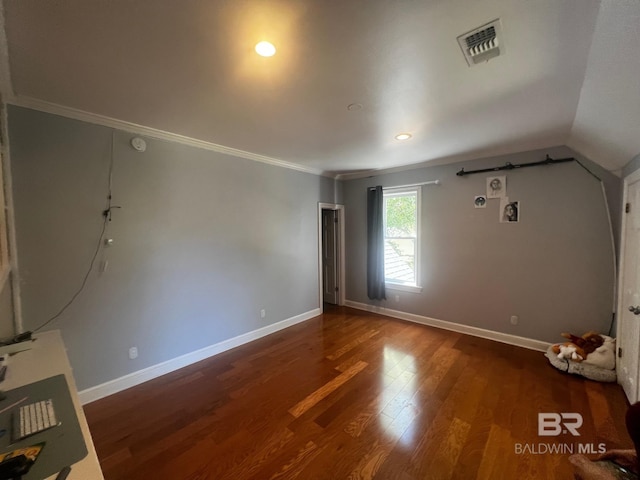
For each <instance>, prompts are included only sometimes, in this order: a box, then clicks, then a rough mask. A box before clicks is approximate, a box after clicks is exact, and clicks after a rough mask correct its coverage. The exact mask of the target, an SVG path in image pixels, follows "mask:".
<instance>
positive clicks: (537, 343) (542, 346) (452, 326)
mask: <svg viewBox="0 0 640 480" xmlns="http://www.w3.org/2000/svg"><path fill="white" fill-rule="evenodd" d="M344 304H345V306H347V307H352V308H357V309H358V310H366V311H367V312H373V313H379V314H381V315H386V316H388V317H393V318H399V319H401V320H407V321H409V322H414V323H420V324H422V325H429V326H430V327H436V328H442V329H444V330H451V331H452V332H458V333H465V334H467V335H472V336H474V337H480V338H486V339H488V340H495V341H496V342H501V343H507V344H509V345H515V346H517V347H524V348H528V349H530V350H537V351H540V352H546V351H547V348H549V345H551V344H550V343H547V342H543V341H541V340H533V339H531V338H525V337H519V336H517V335H511V334H508V333H501V332H494V331H493V330H485V329H484V328H478V327H471V326H469V325H462V324H460V323H453V322H447V321H445V320H438V319H436V318H429V317H423V316H422V315H416V314H414V313H406V312H400V311H398V310H392V309H390V308H385V307H377V306H375V305H367V304H366V303H360V302H354V301H351V300H347V301H346V302H345V303H344Z"/></svg>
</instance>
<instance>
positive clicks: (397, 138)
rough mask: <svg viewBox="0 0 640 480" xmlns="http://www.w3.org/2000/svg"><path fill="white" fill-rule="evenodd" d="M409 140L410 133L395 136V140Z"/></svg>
mask: <svg viewBox="0 0 640 480" xmlns="http://www.w3.org/2000/svg"><path fill="white" fill-rule="evenodd" d="M410 138H411V134H410V133H399V134H398V135H396V140H409V139H410Z"/></svg>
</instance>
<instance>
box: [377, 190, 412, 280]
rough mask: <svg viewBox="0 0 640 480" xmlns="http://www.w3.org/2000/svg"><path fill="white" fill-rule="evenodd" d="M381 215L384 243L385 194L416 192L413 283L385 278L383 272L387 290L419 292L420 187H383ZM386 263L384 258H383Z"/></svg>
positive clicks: (385, 226)
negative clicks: (382, 209)
mask: <svg viewBox="0 0 640 480" xmlns="http://www.w3.org/2000/svg"><path fill="white" fill-rule="evenodd" d="M382 193H383V208H384V212H383V217H384V233H385V235H384V238H385V243H386V239H387V235H386V234H387V222H386V220H387V211H386V210H387V208H386V207H387V204H386V198H387V196H391V195H394V194H400V193H415V194H416V252H415V253H416V255H415V283H402V282H398V281H393V280H390V279H387V278H386V274H385V279H384V283H385V287H386V288H387V289H389V290H401V291H404V292H413V293H420V292H422V286H420V236H421V235H420V232H421V229H420V218H421V205H422V187H421V186H415V187H396V188H383V189H382ZM385 263H386V258H385Z"/></svg>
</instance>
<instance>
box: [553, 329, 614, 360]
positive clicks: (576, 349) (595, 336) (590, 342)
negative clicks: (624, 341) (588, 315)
mask: <svg viewBox="0 0 640 480" xmlns="http://www.w3.org/2000/svg"><path fill="white" fill-rule="evenodd" d="M561 335H562V336H563V337H564V338H566V339H568V340H570V341H569V342H565V343H559V344H557V345H554V346H553V348H552V350H553V353H555V354H556V355H557V356H558V358H561V359H562V358H567V359H571V360H573V361H575V362H582V361H583V360H585V359H586V358H587V356H588V355H589V354H590V353H593V352H594V351H595V350H596V349H597V348H599V347H601V346H602V344H603V343H604V338H602V336H601V335H600V334H599V333H596V332H587V333H585V334H584V335H582V337H578V336H576V335H572V334H571V333H562V334H561Z"/></svg>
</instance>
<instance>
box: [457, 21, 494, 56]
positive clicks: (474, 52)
mask: <svg viewBox="0 0 640 480" xmlns="http://www.w3.org/2000/svg"><path fill="white" fill-rule="evenodd" d="M458 43H459V44H460V48H461V49H462V53H464V58H466V59H467V63H468V64H469V66H470V67H473V66H474V65H477V64H478V63H482V62H486V61H487V60H490V59H492V58H493V57H497V56H498V55H500V54H503V53H504V42H503V37H502V25H501V24H500V19H499V18H498V19H496V20H494V21H493V22H490V23H487V24H486V25H483V26H482V27H479V28H476V29H474V30H471V31H470V32H467V33H465V34H464V35H460V36H459V37H458Z"/></svg>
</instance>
